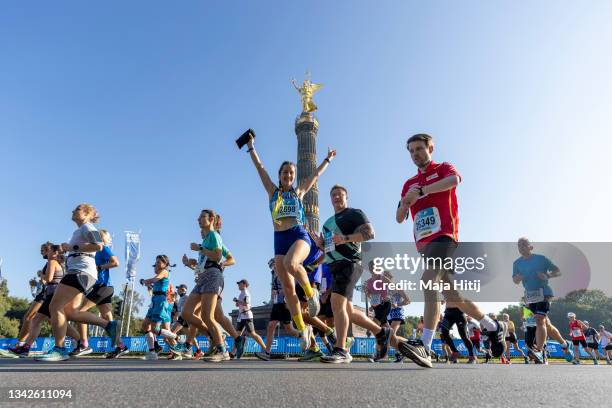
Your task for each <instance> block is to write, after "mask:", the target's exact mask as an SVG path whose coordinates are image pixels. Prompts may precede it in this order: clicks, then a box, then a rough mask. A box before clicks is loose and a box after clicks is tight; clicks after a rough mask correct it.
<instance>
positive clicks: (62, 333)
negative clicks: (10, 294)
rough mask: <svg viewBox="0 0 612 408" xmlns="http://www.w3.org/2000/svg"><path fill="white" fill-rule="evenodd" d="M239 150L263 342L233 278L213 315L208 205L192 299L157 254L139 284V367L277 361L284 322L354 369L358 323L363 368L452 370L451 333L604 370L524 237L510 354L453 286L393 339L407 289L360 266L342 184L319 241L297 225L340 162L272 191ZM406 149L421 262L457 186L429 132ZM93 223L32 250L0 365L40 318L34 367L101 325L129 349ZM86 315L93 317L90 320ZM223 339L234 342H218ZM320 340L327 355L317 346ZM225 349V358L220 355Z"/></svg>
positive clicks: (503, 335) (17, 351)
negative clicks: (371, 340) (269, 235)
mask: <svg viewBox="0 0 612 408" xmlns="http://www.w3.org/2000/svg"><path fill="white" fill-rule="evenodd" d="M247 146H248V150H247V152H248V154H249V155H250V158H251V160H252V162H253V164H254V166H255V168H256V170H257V173H258V175H259V177H260V179H261V182H262V185H263V187H264V189H265V191H266V193H267V194H268V200H269V208H270V213H271V216H272V221H273V228H274V257H273V258H272V259H270V261H269V263H268V265H269V267H270V270H271V276H270V280H271V299H272V311H271V314H270V319H269V323H268V326H267V335H266V336H265V341H264V339H262V337H261V336H260V335H259V334H258V333H257V332H256V330H255V327H254V321H253V312H252V309H251V307H252V299H251V295H250V292H249V286H250V285H249V282H248V281H247V280H246V279H242V280H240V281H238V282H237V286H238V287H237V290H238V294H237V296H236V297H234V298H233V301H234V303H235V305H236V307H237V309H238V318H237V320H238V324H237V325H236V327H234V325H233V324H232V321H231V320H230V318H229V317H228V316H227V315H226V314H225V312H224V311H223V308H222V305H221V304H222V297H223V296H224V294H225V293H226V292H225V291H224V289H225V279H224V270H225V268H228V267H231V266H232V265H234V264H235V262H236V261H235V259H234V258H233V256H232V253H231V251H230V250H229V249H228V247H227V246H226V245H225V243H224V241H223V239H222V236H221V227H222V219H221V216H220V215H219V214H218V213H217V212H216V211H214V210H211V209H205V210H202V211H201V212H200V214H199V216H198V218H197V223H198V227H199V229H200V240H198V241H199V242H192V243H189V244H186V245H185V247H186V248H189V249H190V251H191V253H192V254H193V257H190V256H188V255H187V254H185V255H183V257H182V260H181V261H182V264H183V265H184V266H185V267H186V268H189V269H191V270H193V272H194V276H195V279H194V282H193V288H192V290H191V292H189V293H188V287H187V285H185V284H181V285H179V286H177V288H176V289H175V288H174V287H173V285H172V284H171V278H172V276H171V272H172V269H173V268H175V267H176V265H174V264H172V263H171V261H170V259H169V258H168V256H166V255H164V254H160V255H158V256H157V257H156V258H155V264H154V266H153V274H152V275H151V276H150V277H149V278H147V279H141V280H140V283H141V284H142V285H143V286H145V287H146V288H147V290H148V291H149V294H150V296H151V301H150V306H149V308H148V311H147V314H146V317H145V319H144V321H143V324H142V327H141V329H142V331H143V332H144V333H146V334H145V339H146V343H147V348H148V351H147V352H146V354H145V355H144V357H143V358H144V359H146V360H157V359H158V358H159V354H160V352H161V350H162V347H161V346H160V344H159V343H158V339H159V338H160V337H162V338H163V339H164V342H165V343H166V344H167V345H168V347H169V351H170V352H169V354H168V357H167V358H169V359H174V360H176V359H202V360H205V361H212V362H220V361H225V360H230V359H232V358H240V357H241V356H242V355H243V353H244V350H245V342H246V337H247V336H249V337H251V338H252V339H253V340H254V341H255V342H256V343H257V344H258V346H259V348H260V349H261V351H260V352H258V353H256V356H257V357H258V358H259V359H261V360H266V361H267V360H270V359H272V358H274V354H273V353H272V351H273V340H274V334H275V332H276V330H277V327H278V326H279V324H282V327H283V329H284V332H285V333H286V334H287V335H288V336H292V337H295V338H296V339H298V341H299V344H300V346H301V348H302V350H303V355H302V356H301V357H300V358H299V359H300V360H301V361H312V360H317V361H321V362H322V363H330V364H333V363H350V362H351V361H352V359H353V357H352V356H351V354H350V348H351V345H352V342H353V337H352V334H351V327H352V325H357V326H360V327H362V328H363V329H365V330H366V331H367V332H369V333H372V334H373V335H374V337H375V339H376V348H375V352H374V354H373V355H372V356H371V357H370V358H369V359H370V361H372V362H380V361H387V360H388V359H389V354H390V350H391V348H393V349H394V350H395V361H396V362H402V361H404V360H406V359H408V360H411V361H413V362H415V363H416V364H418V365H420V366H422V367H432V360H433V359H435V360H438V361H439V360H440V359H441V358H442V359H445V360H446V362H448V363H457V361H458V360H459V357H460V352H459V350H458V349H457V347H456V345H455V342H454V340H453V336H452V334H453V333H454V332H455V330H456V332H457V333H458V335H459V337H460V338H461V340H462V342H463V345H464V347H465V349H466V351H467V354H468V359H467V362H468V363H469V364H475V363H477V362H478V356H481V358H483V359H484V362H489V361H495V360H499V361H501V362H502V363H510V361H511V349H514V350H515V352H516V353H517V354H518V355H519V356H520V357H519V358H520V359H521V361H524V362H525V363H530V362H533V363H535V364H546V363H547V359H548V354H549V353H548V350H547V341H548V339H549V338H550V339H553V340H555V341H556V342H558V344H559V345H560V347H561V348H562V350H563V353H564V355H565V356H566V359H567V361H568V362H572V363H573V364H580V363H581V359H580V352H579V350H580V347H582V349H583V350H584V351H585V352H586V353H587V354H588V355H589V357H590V358H591V359H592V361H593V362H594V364H598V361H599V360H600V359H602V360H605V361H606V362H607V364H610V358H611V357H612V334H610V332H608V331H606V329H605V327H604V326H603V325H599V326H598V329H595V328H594V327H591V326H590V324H589V322H587V321H580V320H578V319H577V318H576V316H575V314H573V313H570V314H568V328H569V333H568V334H569V338H571V341H569V340H566V339H565V337H564V335H562V333H561V332H560V331H559V330H558V329H557V328H556V327H555V326H554V325H553V324H552V323H551V321H550V319H549V318H548V313H549V311H550V307H551V300H552V298H553V291H552V289H551V287H550V285H549V280H550V279H553V278H556V277H558V276H560V275H561V271H560V270H559V268H558V267H557V266H555V265H554V264H553V263H552V262H551V261H550V260H549V259H548V258H547V257H545V256H543V255H539V254H536V253H533V246H532V245H531V243H530V242H529V240H528V239H527V238H520V239H519V240H518V252H519V254H520V257H519V258H518V259H517V260H516V261H515V262H514V265H513V273H512V278H511V279H512V281H513V282H514V283H515V284H521V285H522V286H523V288H524V297H523V299H522V300H521V302H522V304H521V308H522V316H521V320H522V329H523V330H524V337H525V347H526V350H522V349H521V347H519V344H518V336H517V332H516V330H517V328H516V326H515V324H514V322H512V321H511V319H510V317H509V315H507V314H504V315H502V316H500V318H499V319H498V318H497V316H495V315H487V314H485V313H484V312H483V311H482V310H481V308H480V307H479V306H478V305H477V304H476V303H474V302H473V301H472V300H470V299H468V298H466V297H465V296H464V295H462V294H461V293H459V292H458V291H457V290H455V289H453V288H452V285H449V286H448V287H447V288H446V289H444V290H442V291H441V292H440V291H438V290H434V289H425V290H424V293H423V294H424V302H423V304H424V311H423V316H422V318H421V321H420V322H419V324H418V326H417V327H416V329H415V331H414V332H413V334H412V336H410V337H408V336H405V337H402V336H400V335H399V333H398V330H399V329H400V327H401V326H402V325H404V324H405V319H406V316H405V315H404V307H405V306H406V305H408V304H409V303H410V299H409V298H408V296H407V295H406V293H405V292H404V291H401V290H387V289H386V287H385V286H384V285H380V283H381V282H391V281H392V279H393V276H392V275H391V274H390V273H389V272H384V273H382V274H377V273H374V269H373V267H372V264H370V265H368V266H369V268H366V267H362V254H361V245H360V244H361V243H362V242H365V241H369V240H372V239H373V238H374V234H375V232H374V227H373V225H372V223H371V222H370V221H369V219H368V217H367V215H366V214H365V212H364V211H363V210H360V209H356V208H352V207H350V206H349V204H348V199H349V192H348V190H347V189H346V188H345V187H344V186H342V185H339V184H336V185H334V186H333V187H332V188H331V190H330V199H331V204H332V206H333V209H334V214H333V215H332V216H330V217H329V218H328V219H327V221H325V223H324V224H323V227H322V230H321V231H313V230H311V229H310V228H309V225H308V223H307V221H306V217H305V210H304V205H303V202H302V200H303V197H304V195H305V194H306V193H307V192H308V191H309V190H310V189H311V188H312V187H313V186H314V185H315V183H316V182H317V179H318V178H319V177H320V176H321V175H322V174H323V173H324V172H325V170H326V169H327V167H328V166H329V165H330V163H331V162H332V160H333V159H334V157H335V156H336V152H335V151H334V150H331V149H330V150H329V151H328V153H327V157H326V158H325V159H324V161H323V162H322V163H321V165H320V166H319V167H318V168H317V169H316V171H315V172H314V173H313V174H312V176H310V177H309V178H306V179H304V180H303V181H302V182H301V183H299V184H298V185H295V179H296V175H297V174H296V173H297V169H296V165H295V164H294V163H292V162H288V161H286V162H283V163H282V164H281V166H280V168H279V170H278V182H277V183H275V182H274V181H273V180H272V178H271V177H270V175H269V174H268V172H267V171H266V170H265V168H264V166H263V165H262V163H261V160H260V158H259V156H258V154H257V151H256V150H255V146H254V139H251V140H250V141H249V142H248V144H247ZM406 147H407V149H408V151H409V153H410V156H411V158H412V161H413V163H414V164H415V165H416V167H417V168H418V171H417V174H416V175H415V176H414V177H411V178H410V179H408V180H407V181H406V183H405V184H404V186H403V189H402V191H401V198H400V201H399V204H398V206H397V211H396V221H397V222H398V223H403V222H405V221H406V220H408V219H411V220H412V223H413V234H414V240H415V243H416V247H417V250H418V251H419V253H421V254H422V255H423V257H424V258H425V259H428V258H441V259H446V258H449V257H452V256H453V253H454V252H455V250H456V248H457V246H458V232H459V216H458V201H457V196H456V193H455V190H456V187H457V185H458V184H459V183H460V182H461V176H460V175H459V172H458V171H457V169H456V168H455V167H454V166H453V165H451V164H449V163H446V162H443V163H436V162H434V161H433V160H432V153H433V151H434V144H433V140H432V138H431V136H429V135H427V134H417V135H414V136H412V137H410V138H409V139H408V141H407V142H406ZM99 219H100V216H99V214H98V211H97V209H96V208H95V207H93V206H92V205H90V204H80V205H78V206H77V207H76V208H75V209H74V210H73V212H72V221H74V223H75V224H76V230H75V231H74V233H73V235H72V238H71V239H70V241H69V242H66V243H61V244H53V243H50V242H46V243H44V244H43V245H42V246H41V255H42V257H43V258H44V260H45V265H44V267H43V268H42V271H41V274H40V278H41V281H42V282H43V284H44V285H43V286H42V288H41V290H40V292H39V293H38V294H37V295H36V297H35V299H34V301H33V302H32V303H31V305H30V307H29V309H28V311H27V313H26V314H25V316H24V318H23V321H22V325H21V330H20V333H19V338H18V342H17V344H16V345H15V346H14V347H12V348H10V349H8V350H0V353H1V354H2V355H4V356H12V357H15V356H21V357H24V356H28V355H30V354H31V353H30V349H31V347H32V344H33V343H34V341H35V340H36V338H37V337H38V335H39V334H40V330H41V325H42V323H43V322H44V321H46V320H48V321H49V322H50V324H51V329H52V332H53V337H54V340H55V343H54V347H53V348H51V349H50V350H48V351H47V352H45V353H44V354H41V355H37V356H36V359H37V360H41V361H62V360H67V359H68V358H70V357H71V356H75V357H79V356H83V355H87V354H90V353H92V351H93V350H92V348H91V347H90V346H89V344H88V325H89V326H98V327H100V328H102V329H103V330H104V331H105V332H106V334H107V336H108V337H109V338H110V341H111V343H112V349H113V350H112V351H111V352H109V353H108V354H107V358H118V357H121V356H123V355H125V354H127V353H129V352H130V351H129V350H128V347H126V345H125V344H123V343H122V341H121V339H120V337H119V330H118V323H117V320H116V319H114V316H113V308H112V297H113V294H114V293H115V291H114V287H113V283H112V280H111V273H110V271H111V270H112V269H113V268H117V267H118V266H119V262H118V259H117V257H116V256H115V255H114V254H113V252H112V250H111V235H110V234H109V233H108V231H105V230H102V229H100V230H98V229H97V228H96V226H95V224H97V223H98V221H99ZM426 265H427V263H426ZM433 265H436V263H433ZM438 265H440V267H429V266H428V267H426V268H425V270H424V272H423V275H422V277H421V279H422V280H424V281H428V280H431V281H434V282H451V281H452V273H453V271H452V269H445V268H444V267H443V266H441V265H442V264H441V263H438ZM444 265H446V264H444ZM364 269H369V273H370V274H371V276H370V277H369V278H368V279H365V278H364V284H363V288H364V292H365V294H366V296H367V297H368V300H369V304H370V305H371V309H372V310H371V312H372V316H371V317H370V313H369V311H366V313H364V312H362V311H361V310H360V309H358V308H356V307H354V306H353V295H354V292H355V290H356V286H357V284H358V282H359V281H360V280H361V278H362V274H363V271H364ZM267 279H268V278H266V279H265V281H266V284H267ZM94 307H97V310H98V311H99V314H95V313H92V312H91V311H90V310H91V309H92V308H94ZM442 307H444V310H443V311H442ZM69 322H73V323H74V324H69ZM436 332H438V333H439V337H440V339H441V340H442V343H443V348H442V351H441V352H436V351H434V350H433V349H432V344H433V339H434V336H435V334H436ZM197 336H206V337H207V338H208V344H209V345H210V346H209V347H208V348H207V350H201V349H200V346H199V343H198V341H197ZM228 336H230V337H231V338H232V339H233V341H232V342H228V341H227V337H228ZM67 337H70V338H72V339H74V340H75V341H76V346H75V347H74V348H73V349H68V347H66V345H65V342H66V338H67ZM317 337H318V338H319V339H320V342H321V344H323V345H324V348H325V349H324V350H323V349H321V348H320V347H319V344H320V343H319V342H318V341H317V340H316V338H317ZM230 343H231V345H232V348H231V349H228V346H227V345H228V344H230Z"/></svg>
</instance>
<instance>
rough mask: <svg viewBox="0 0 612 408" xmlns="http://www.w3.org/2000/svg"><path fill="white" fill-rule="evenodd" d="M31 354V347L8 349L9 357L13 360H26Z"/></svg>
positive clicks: (25, 345)
mask: <svg viewBox="0 0 612 408" xmlns="http://www.w3.org/2000/svg"><path fill="white" fill-rule="evenodd" d="M28 354H30V346H29V345H27V344H24V345H23V346H16V347H12V348H9V349H8V353H7V357H12V358H20V357H21V358H25V357H27V356H28Z"/></svg>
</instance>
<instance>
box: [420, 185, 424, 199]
mask: <svg viewBox="0 0 612 408" xmlns="http://www.w3.org/2000/svg"><path fill="white" fill-rule="evenodd" d="M424 195H425V193H424V192H423V187H419V196H420V197H423V196H424Z"/></svg>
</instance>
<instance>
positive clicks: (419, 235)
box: [414, 207, 442, 241]
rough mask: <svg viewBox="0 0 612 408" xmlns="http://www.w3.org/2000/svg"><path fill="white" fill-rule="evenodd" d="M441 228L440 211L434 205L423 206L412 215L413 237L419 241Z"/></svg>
mask: <svg viewBox="0 0 612 408" xmlns="http://www.w3.org/2000/svg"><path fill="white" fill-rule="evenodd" d="M441 228H442V222H441V221H440V213H439V212H438V209H437V208H436V207H429V208H425V209H424V210H421V211H419V212H418V213H416V215H415V216H414V238H415V240H416V241H420V240H422V239H423V238H426V237H428V236H430V235H433V234H435V233H436V232H438V231H440V229H441Z"/></svg>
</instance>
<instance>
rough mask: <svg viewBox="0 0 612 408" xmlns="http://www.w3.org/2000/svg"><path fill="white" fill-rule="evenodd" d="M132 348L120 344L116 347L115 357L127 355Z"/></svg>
mask: <svg viewBox="0 0 612 408" xmlns="http://www.w3.org/2000/svg"><path fill="white" fill-rule="evenodd" d="M129 352H130V349H129V348H128V347H127V346H126V345H123V347H121V346H119V347H116V348H115V351H114V353H115V357H114V358H119V357H121V356H125V355H126V354H129Z"/></svg>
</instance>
